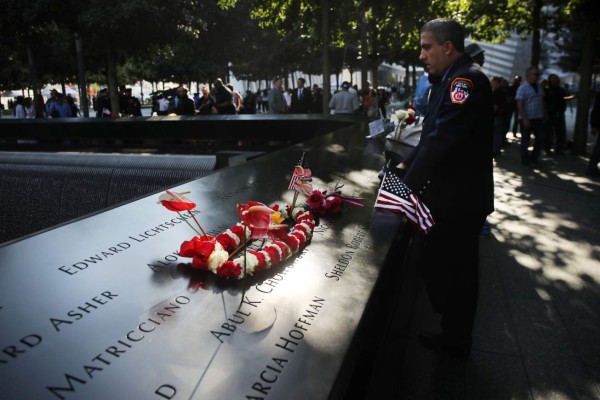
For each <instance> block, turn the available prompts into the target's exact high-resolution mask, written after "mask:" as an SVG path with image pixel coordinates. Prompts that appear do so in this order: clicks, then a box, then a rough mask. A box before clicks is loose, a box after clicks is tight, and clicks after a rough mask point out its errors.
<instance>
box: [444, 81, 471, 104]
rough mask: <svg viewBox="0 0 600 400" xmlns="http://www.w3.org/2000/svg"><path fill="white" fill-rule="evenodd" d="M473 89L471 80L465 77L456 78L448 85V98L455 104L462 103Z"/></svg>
mask: <svg viewBox="0 0 600 400" xmlns="http://www.w3.org/2000/svg"><path fill="white" fill-rule="evenodd" d="M472 90H473V82H471V81H470V80H469V79H465V78H456V79H455V80H453V81H452V85H450V100H452V102H453V103H456V104H464V103H465V101H467V99H468V98H469V95H470V94H471V91H472Z"/></svg>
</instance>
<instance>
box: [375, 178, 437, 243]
mask: <svg viewBox="0 0 600 400" xmlns="http://www.w3.org/2000/svg"><path fill="white" fill-rule="evenodd" d="M375 208H382V209H385V210H390V211H392V212H395V213H402V214H404V215H405V216H406V218H407V219H408V220H409V221H410V222H411V223H412V224H414V225H416V226H417V228H419V229H420V230H421V231H423V232H424V233H428V232H429V230H430V229H431V228H432V227H433V225H434V224H435V222H434V221H433V217H432V216H431V213H430V212H429V209H428V208H427V206H426V205H425V204H424V203H423V202H422V201H421V200H419V198H418V197H417V196H416V195H415V194H414V193H413V192H412V190H410V188H409V187H408V186H406V184H405V183H404V182H402V180H401V179H400V178H399V177H398V175H396V174H395V173H394V172H392V171H388V172H386V174H385V176H384V178H383V183H382V184H381V188H379V194H378V195H377V200H375Z"/></svg>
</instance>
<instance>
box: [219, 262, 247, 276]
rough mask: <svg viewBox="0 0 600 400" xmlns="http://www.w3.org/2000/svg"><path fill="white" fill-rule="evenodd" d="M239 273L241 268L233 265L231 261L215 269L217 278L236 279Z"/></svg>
mask: <svg viewBox="0 0 600 400" xmlns="http://www.w3.org/2000/svg"><path fill="white" fill-rule="evenodd" d="M241 273H242V267H241V266H240V265H239V264H235V263H234V262H233V261H225V262H224V263H223V264H222V265H221V266H220V267H219V268H217V276H219V277H220V278H230V277H233V278H237V277H238V276H240V274H241Z"/></svg>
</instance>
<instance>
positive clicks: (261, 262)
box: [249, 250, 267, 271]
mask: <svg viewBox="0 0 600 400" xmlns="http://www.w3.org/2000/svg"><path fill="white" fill-rule="evenodd" d="M249 253H250V254H252V255H254V256H255V257H256V259H257V260H258V265H257V266H256V271H262V270H263V269H265V268H266V266H267V258H266V257H265V254H264V253H263V252H262V251H255V250H249Z"/></svg>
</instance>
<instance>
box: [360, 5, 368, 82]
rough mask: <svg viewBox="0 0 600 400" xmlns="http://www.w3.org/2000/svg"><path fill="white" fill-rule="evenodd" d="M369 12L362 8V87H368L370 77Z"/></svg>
mask: <svg viewBox="0 0 600 400" xmlns="http://www.w3.org/2000/svg"><path fill="white" fill-rule="evenodd" d="M367 24H368V20H367V12H366V11H365V10H362V13H361V16H360V79H361V82H360V84H361V89H366V88H367V87H368V84H367V81H368V78H369V39H368V34H367V28H368V25H367Z"/></svg>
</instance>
